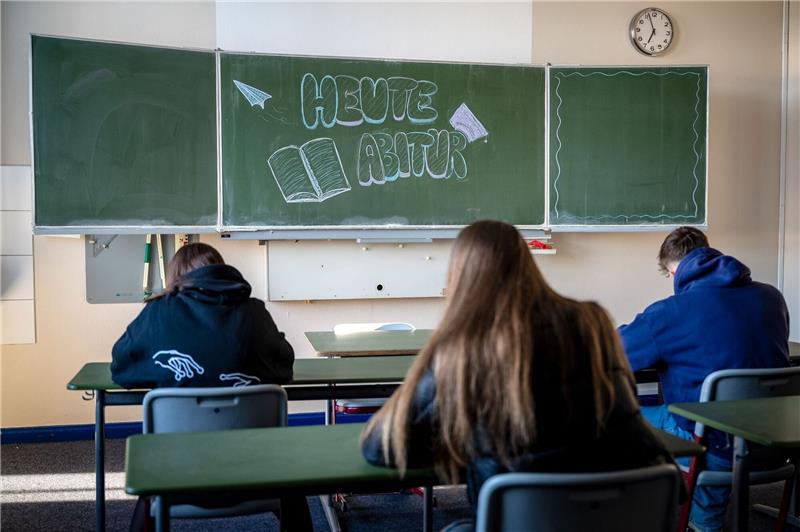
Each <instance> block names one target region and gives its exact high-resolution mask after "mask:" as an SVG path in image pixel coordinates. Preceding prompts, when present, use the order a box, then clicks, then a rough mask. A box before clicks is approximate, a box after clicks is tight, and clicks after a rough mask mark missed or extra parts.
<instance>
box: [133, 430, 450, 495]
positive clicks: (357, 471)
mask: <svg viewBox="0 0 800 532" xmlns="http://www.w3.org/2000/svg"><path fill="white" fill-rule="evenodd" d="M363 426H364V425H363V424H360V423H359V424H346V425H317V426H309V427H281V428H270V429H244V430H232V431H222V432H202V433H183V434H139V435H136V436H131V437H130V438H128V441H127V445H126V450H125V464H126V465H125V491H126V492H127V493H129V494H131V495H153V494H169V493H186V494H188V493H193V492H202V491H216V492H219V491H236V490H238V491H259V490H264V491H268V490H279V489H297V490H301V491H304V492H306V493H309V494H310V493H332V492H337V491H342V490H343V489H346V487H347V486H356V485H357V486H359V487H361V488H368V487H369V486H370V485H374V486H375V487H379V486H383V485H385V484H386V483H391V482H397V483H398V484H399V483H400V482H401V480H400V477H399V475H398V473H397V471H396V470H395V469H390V468H383V467H375V466H372V465H370V464H368V463H367V462H366V461H365V460H364V458H363V457H362V456H361V446H360V445H359V442H358V439H359V435H360V434H361V430H362V428H363ZM406 480H407V481H408V482H411V484H412V485H413V484H416V485H425V484H431V483H435V479H434V476H433V472H432V471H431V470H429V469H419V470H411V471H409V472H408V475H407V479H406Z"/></svg>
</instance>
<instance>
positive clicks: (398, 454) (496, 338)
mask: <svg viewBox="0 0 800 532" xmlns="http://www.w3.org/2000/svg"><path fill="white" fill-rule="evenodd" d="M447 291H448V293H447V298H448V299H447V304H446V308H445V311H444V315H443V316H442V319H441V323H440V325H439V327H438V328H437V329H436V331H435V332H434V334H433V336H432V337H431V339H430V341H429V342H428V343H427V344H426V345H425V346H424V347H423V349H422V350H421V351H420V353H419V355H418V356H417V358H416V361H415V362H414V364H413V366H412V367H411V369H410V370H409V373H408V375H407V376H406V379H405V380H404V382H403V384H402V385H401V386H400V387H399V388H398V390H397V391H396V392H395V393H394V394H393V395H392V397H391V398H390V399H389V400H388V401H387V403H386V404H385V405H384V407H383V408H382V409H381V410H380V411H379V412H378V413H377V414H376V415H375V416H374V417H373V419H372V420H371V421H370V423H369V424H368V426H367V428H366V430H365V434H367V433H368V432H370V431H372V430H375V429H376V428H377V427H383V430H382V434H381V437H382V439H383V442H382V443H383V445H382V447H383V449H384V452H385V458H386V460H387V461H392V462H394V464H395V465H396V466H397V467H398V469H400V470H401V471H404V470H405V469H406V467H407V463H408V462H407V450H408V445H407V438H408V428H409V417H410V415H411V405H412V403H413V400H414V394H415V391H416V388H417V385H418V383H419V381H420V379H421V378H422V377H423V376H424V374H425V373H426V371H427V370H428V369H429V368H430V369H431V370H433V373H434V378H435V381H436V430H437V433H436V437H437V442H436V445H435V449H436V450H435V453H436V455H435V457H434V465H435V467H436V469H437V471H438V473H439V474H440V475H441V476H442V477H444V478H445V479H448V480H450V481H456V479H457V478H458V475H459V471H460V470H461V469H462V468H463V467H464V466H465V465H466V464H467V463H469V461H470V460H471V459H473V458H475V457H476V449H475V428H476V427H478V426H480V427H482V428H483V429H485V431H486V437H487V438H488V440H489V444H490V446H491V448H492V450H493V452H494V453H495V455H496V456H497V457H498V458H499V459H500V460H501V461H502V462H504V463H506V464H507V463H508V462H509V460H510V459H511V458H513V457H515V456H519V455H520V454H522V453H524V452H525V451H526V450H528V449H530V448H531V447H532V446H534V445H535V444H536V442H537V441H538V437H539V434H538V432H537V418H536V404H535V399H536V397H537V390H534V389H533V385H532V383H533V382H534V379H533V376H534V372H536V371H537V368H538V371H540V372H544V371H550V370H553V368H555V372H556V374H555V375H552V376H551V375H547V376H546V378H548V379H550V378H551V377H552V379H559V378H560V383H561V385H560V388H559V389H560V390H561V393H562V397H560V398H558V397H556V398H553V401H558V400H562V401H564V402H566V403H567V404H568V405H569V404H570V403H571V402H573V403H574V402H576V401H577V399H574V398H573V397H572V395H571V393H570V386H569V380H570V378H571V375H572V374H573V373H574V372H575V371H576V368H577V369H578V370H580V371H582V372H583V373H587V374H590V383H589V385H590V387H591V389H592V391H591V392H589V393H588V395H586V394H584V397H587V399H586V401H585V402H588V403H589V404H588V408H589V417H590V418H593V419H592V420H591V421H590V423H592V424H593V426H592V427H590V430H592V429H593V430H594V431H595V433H597V432H599V431H601V430H602V428H603V424H604V422H605V420H606V418H607V417H608V414H609V412H610V410H611V408H612V407H613V404H614V400H615V393H614V385H613V383H612V380H611V371H612V370H613V369H615V368H618V367H619V368H622V369H623V371H626V373H627V376H628V379H629V380H630V381H631V382H633V380H632V379H633V376H632V375H631V373H630V369H629V366H628V365H627V363H626V362H625V355H624V353H623V351H622V348H621V346H620V343H619V340H618V337H617V334H616V331H615V330H614V328H613V326H612V324H611V321H610V320H609V318H608V316H607V315H606V313H605V312H604V311H603V310H602V309H601V308H600V307H599V305H596V304H587V303H578V302H576V301H572V300H569V299H567V298H564V297H562V296H560V295H558V294H557V293H556V292H555V291H554V290H553V289H552V288H550V286H549V285H548V284H547V283H546V282H545V280H544V278H543V277H542V275H541V273H540V272H539V269H538V268H537V267H536V264H535V263H534V262H533V258H532V257H531V254H530V251H529V249H528V246H527V245H526V243H525V241H524V240H523V239H522V237H521V235H520V234H519V232H518V231H517V230H516V228H515V227H514V226H512V225H509V224H506V223H503V222H498V221H491V220H484V221H479V222H475V223H473V224H472V225H470V226H468V227H466V228H465V229H464V230H462V231H461V232H460V233H459V235H458V238H456V241H455V244H454V245H453V250H452V253H451V256H450V266H449V271H448V282H447ZM576 336H578V337H579V338H578V339H576V338H575V337H576ZM540 344H545V345H546V346H547V349H545V348H542V347H539V346H540ZM587 368H588V369H587ZM626 368H627V369H626ZM576 406H577V405H576ZM583 406H584V407H586V405H583ZM585 409H586V408H584V410H585ZM568 410H569V409H568ZM576 410H577V408H576Z"/></svg>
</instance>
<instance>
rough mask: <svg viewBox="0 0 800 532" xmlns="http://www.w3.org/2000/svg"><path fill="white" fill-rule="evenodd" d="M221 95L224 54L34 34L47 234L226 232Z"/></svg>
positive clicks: (38, 204)
mask: <svg viewBox="0 0 800 532" xmlns="http://www.w3.org/2000/svg"><path fill="white" fill-rule="evenodd" d="M214 85H215V64H214V53H213V52H199V51H190V50H183V49H166V48H160V47H152V46H140V45H126V44H118V43H106V42H95V41H86V40H78V39H65V38H55V37H44V36H38V35H33V36H32V37H31V95H32V98H31V102H32V103H31V106H32V118H31V122H32V144H33V160H34V187H35V198H34V227H35V228H36V230H37V232H39V233H45V232H48V231H49V230H50V229H49V228H61V227H63V228H73V229H78V228H80V230H84V229H85V228H89V229H90V230H92V231H93V230H94V229H95V228H101V227H114V228H115V229H116V228H125V229H126V230H128V228H130V230H132V231H135V230H137V229H142V228H148V229H149V230H151V229H153V228H156V227H159V228H164V227H166V228H171V229H173V230H174V229H176V228H177V227H186V226H189V227H193V228H194V227H197V228H203V227H206V226H215V225H216V223H217V206H216V149H215V145H216V128H215V113H216V102H215V89H214ZM58 232H68V231H58ZM193 232H194V231H193Z"/></svg>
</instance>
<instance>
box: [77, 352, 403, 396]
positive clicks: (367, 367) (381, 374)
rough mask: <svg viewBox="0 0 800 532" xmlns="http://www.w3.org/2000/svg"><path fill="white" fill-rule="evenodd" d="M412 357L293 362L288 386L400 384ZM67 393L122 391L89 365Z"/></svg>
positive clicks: (106, 369)
mask: <svg viewBox="0 0 800 532" xmlns="http://www.w3.org/2000/svg"><path fill="white" fill-rule="evenodd" d="M413 362H414V357H413V356H394V357H365V358H361V357H352V358H298V359H297V360H295V361H294V379H293V380H292V382H290V383H289V385H314V384H359V383H371V382H400V381H402V380H403V379H404V378H405V376H406V373H408V369H409V368H410V367H411V364H412V363H413ZM67 389H68V390H106V391H108V390H124V389H125V388H123V387H122V386H120V385H119V384H116V383H115V382H114V381H112V380H111V364H110V363H108V362H89V363H88V364H85V365H84V366H83V367H82V368H81V370H80V371H79V372H78V373H77V374H76V375H75V376H74V377H72V380H70V381H69V383H67Z"/></svg>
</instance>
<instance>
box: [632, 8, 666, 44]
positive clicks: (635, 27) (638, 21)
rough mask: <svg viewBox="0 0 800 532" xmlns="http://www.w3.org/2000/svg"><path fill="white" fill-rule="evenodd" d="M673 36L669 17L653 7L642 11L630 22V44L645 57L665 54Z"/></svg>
mask: <svg viewBox="0 0 800 532" xmlns="http://www.w3.org/2000/svg"><path fill="white" fill-rule="evenodd" d="M674 36H675V32H674V31H673V29H672V21H671V20H670V18H669V15H667V14H666V13H664V12H663V11H662V10H660V9H657V8H655V7H649V8H647V9H643V10H642V11H640V12H639V13H637V14H636V16H635V17H633V20H631V42H632V43H633V46H634V47H635V48H636V49H637V50H639V51H640V52H641V53H643V54H645V55H658V54H662V53H664V52H666V51H667V48H669V45H670V44H672V38H673V37H674Z"/></svg>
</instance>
